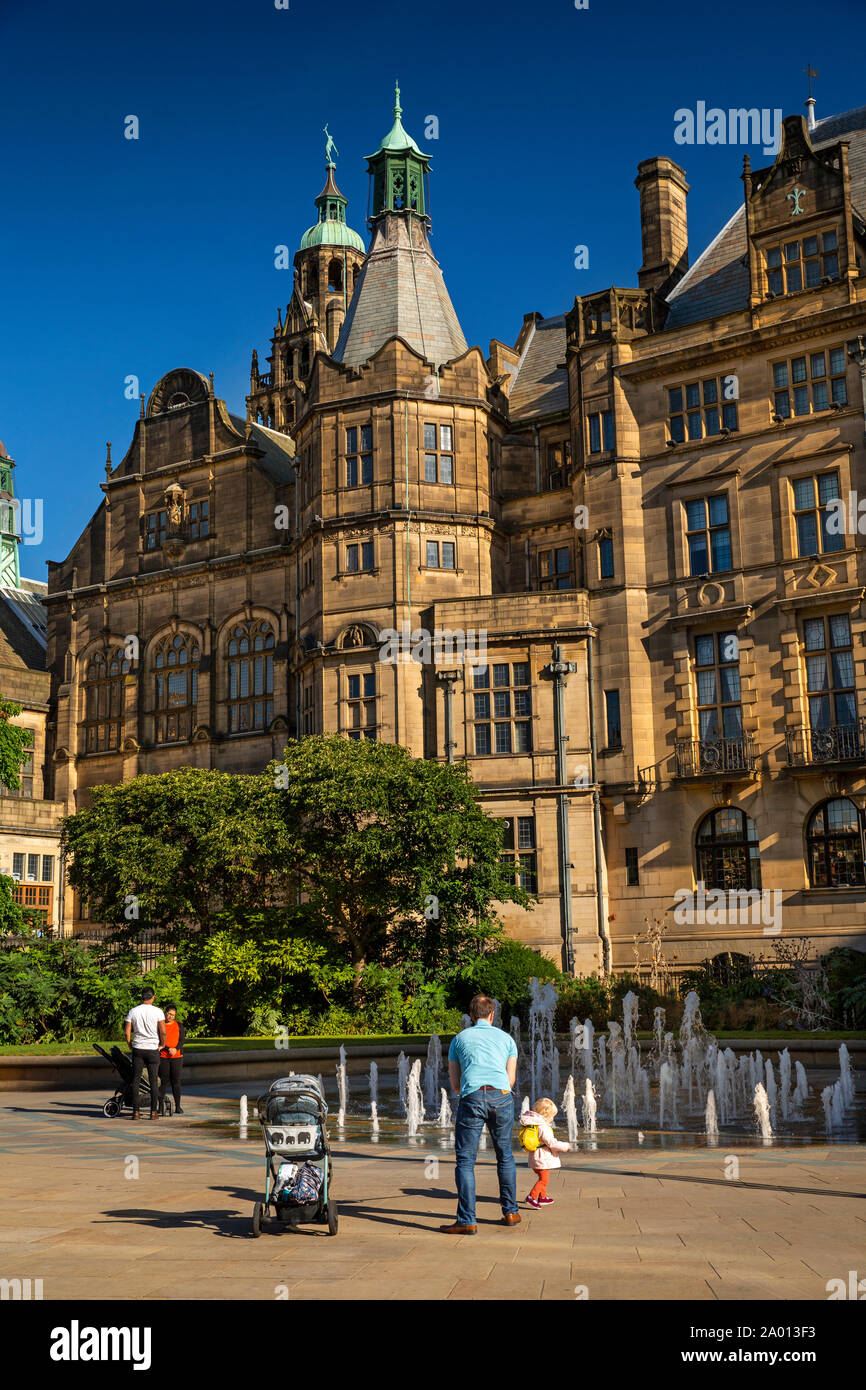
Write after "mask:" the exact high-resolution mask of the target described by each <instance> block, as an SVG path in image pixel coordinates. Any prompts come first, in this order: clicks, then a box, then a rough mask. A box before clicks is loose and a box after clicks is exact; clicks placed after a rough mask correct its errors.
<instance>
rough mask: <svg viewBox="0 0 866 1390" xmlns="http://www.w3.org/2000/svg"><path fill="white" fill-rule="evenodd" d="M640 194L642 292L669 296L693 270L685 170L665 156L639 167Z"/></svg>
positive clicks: (639, 272) (640, 276) (650, 160)
mask: <svg viewBox="0 0 866 1390" xmlns="http://www.w3.org/2000/svg"><path fill="white" fill-rule="evenodd" d="M634 182H635V187H636V188H637V190H638V192H639V193H640V238H641V250H642V252H643V264H642V266H641V268H640V270H639V271H638V273H637V282H638V284H639V285H640V287H641V289H642V290H655V291H656V293H657V294H660V295H665V294H667V293H668V292H669V291H670V290H672V289H673V287H674V285H675V284H676V283H677V281H678V280H681V279H682V277H683V276H684V275H685V273H686V271H687V270H688V268H689V236H688V220H687V217H686V194H687V193H688V191H689V186H688V184H687V183H686V174H685V170H684V169H681V168H680V166H679V165H678V164H675V163H674V161H673V160H672V159H668V158H667V157H666V156H665V155H659V156H657V157H656V158H654V159H644V160H642V161H641V163H640V164H639V165H638V166H637V178H636V179H635V181H634Z"/></svg>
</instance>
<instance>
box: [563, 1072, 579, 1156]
mask: <svg viewBox="0 0 866 1390" xmlns="http://www.w3.org/2000/svg"><path fill="white" fill-rule="evenodd" d="M562 1112H563V1114H564V1115H565V1122H566V1124H567V1126H568V1142H569V1144H576V1143H577V1105H576V1103H575V1099H574V1077H573V1076H570V1077H569V1078H568V1080H567V1081H566V1083H565V1093H564V1095H563V1097H562Z"/></svg>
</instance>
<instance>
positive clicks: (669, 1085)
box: [659, 1062, 678, 1129]
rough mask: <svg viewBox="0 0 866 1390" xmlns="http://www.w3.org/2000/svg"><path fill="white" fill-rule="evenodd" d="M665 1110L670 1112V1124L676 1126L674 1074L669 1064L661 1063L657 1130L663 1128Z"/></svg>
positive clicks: (671, 1065)
mask: <svg viewBox="0 0 866 1390" xmlns="http://www.w3.org/2000/svg"><path fill="white" fill-rule="evenodd" d="M666 1102H667V1103H666ZM665 1110H669V1111H670V1119H671V1122H672V1123H673V1124H677V1123H678V1121H677V1096H676V1072H675V1069H674V1067H673V1064H672V1063H671V1062H662V1065H661V1070H660V1071H659V1129H664V1127H665Z"/></svg>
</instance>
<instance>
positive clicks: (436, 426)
mask: <svg viewBox="0 0 866 1390" xmlns="http://www.w3.org/2000/svg"><path fill="white" fill-rule="evenodd" d="M422 429H423V431H424V433H423V449H422V453H423V456H424V463H423V476H422V479H421V481H422V483H423V484H425V485H427V486H430V487H453V486H454V482H455V479H456V455H455V452H454V421H453V420H447V421H446V420H441V421H440V420H424V421H422ZM428 430H434V431H435V435H434V439H435V441H436V442H435V445H430V444H429V443H428V439H429V436H428V433H427V431H428ZM445 431H447V433H448V440H449V442H448V444H447V445H446V444H443V442H442V441H443V436H444V433H445ZM443 460H449V461H450V472H451V476H450V478H443V477H442V464H443ZM431 468H432V472H433V474H434V476H433V477H432V478H431V477H429V476H428V474H429V472H430V471H431Z"/></svg>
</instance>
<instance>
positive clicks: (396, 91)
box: [394, 78, 403, 121]
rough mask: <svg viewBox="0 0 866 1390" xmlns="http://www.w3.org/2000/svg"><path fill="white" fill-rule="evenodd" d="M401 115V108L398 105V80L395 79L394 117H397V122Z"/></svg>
mask: <svg viewBox="0 0 866 1390" xmlns="http://www.w3.org/2000/svg"><path fill="white" fill-rule="evenodd" d="M402 114H403V108H402V106H401V105H400V79H399V78H397V80H396V81H395V83H394V115H395V116H396V117H397V120H398V121H399V119H400V117H401V116H402Z"/></svg>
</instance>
